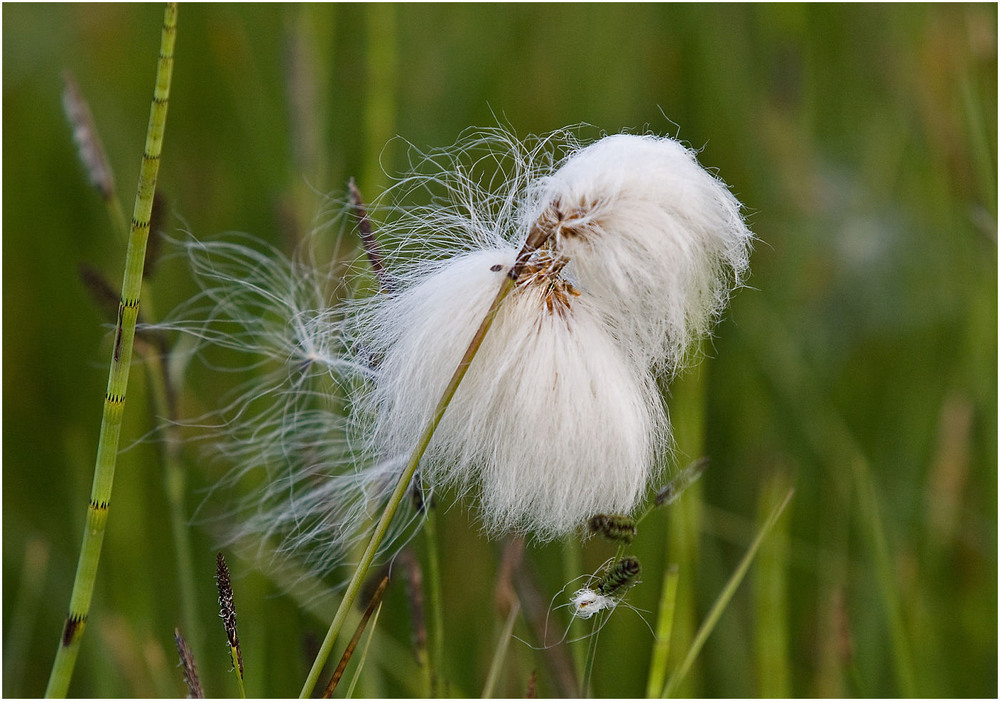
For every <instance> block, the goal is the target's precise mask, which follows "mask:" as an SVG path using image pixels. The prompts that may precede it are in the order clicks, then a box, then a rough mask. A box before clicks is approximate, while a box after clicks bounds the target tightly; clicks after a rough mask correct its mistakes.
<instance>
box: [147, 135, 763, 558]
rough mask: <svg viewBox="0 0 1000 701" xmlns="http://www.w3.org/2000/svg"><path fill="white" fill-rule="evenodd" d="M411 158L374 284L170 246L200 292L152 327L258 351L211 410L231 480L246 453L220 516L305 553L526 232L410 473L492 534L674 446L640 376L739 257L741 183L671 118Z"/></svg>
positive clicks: (340, 510) (634, 472) (355, 530)
mask: <svg viewBox="0 0 1000 701" xmlns="http://www.w3.org/2000/svg"><path fill="white" fill-rule="evenodd" d="M410 158H411V171H410V172H409V173H408V174H406V175H404V176H402V177H400V178H399V179H397V182H396V184H395V185H394V186H393V187H391V188H390V189H389V190H388V191H387V192H386V193H384V194H383V196H381V197H380V198H378V199H377V200H376V201H374V202H373V203H372V206H371V207H370V208H369V215H370V220H371V222H372V223H373V224H374V226H375V232H376V235H377V237H378V241H379V244H380V245H381V246H382V251H381V254H382V260H383V261H384V266H385V267H384V270H383V271H382V272H381V274H384V275H385V276H386V277H385V278H384V279H385V281H388V282H389V283H390V284H385V283H383V284H382V287H383V288H384V289H385V288H388V289H391V293H374V294H371V295H368V296H363V295H356V294H355V293H354V292H353V291H352V290H351V289H350V288H349V286H348V285H346V284H344V282H343V277H342V275H341V274H342V273H343V272H344V270H342V269H341V270H336V271H334V270H332V269H329V268H326V267H324V266H317V265H316V264H315V259H314V258H310V256H308V255H306V256H303V260H299V259H288V258H285V257H284V256H282V255H280V254H278V253H276V252H274V251H260V250H259V249H254V248H252V247H249V246H247V245H246V244H245V243H226V242H223V241H216V242H210V243H204V244H203V243H198V242H190V243H188V244H185V246H186V247H187V250H188V252H189V254H190V256H191V259H192V262H193V267H194V269H195V272H196V274H197V276H198V277H199V279H200V280H201V281H202V285H203V291H202V293H201V295H200V296H199V298H198V300H197V301H196V302H195V303H193V304H192V305H188V306H187V307H185V308H184V309H182V310H181V311H180V313H179V314H175V315H174V316H173V317H172V318H173V321H172V322H170V323H169V324H167V326H168V327H170V328H174V329H177V330H180V331H182V332H185V333H187V334H188V335H191V336H194V337H195V338H196V339H198V340H199V341H200V344H199V349H200V350H205V349H206V347H207V346H221V347H223V348H228V349H231V350H235V351H239V352H241V353H243V354H245V355H248V356H249V357H250V358H251V365H252V366H253V368H254V370H255V371H256V372H257V373H258V378H257V379H254V380H252V381H250V383H248V384H247V385H244V386H243V387H241V388H240V389H239V390H238V391H237V392H236V393H235V395H234V396H235V398H231V401H229V403H228V404H227V407H226V408H227V411H224V412H222V414H221V415H223V416H225V420H224V421H221V422H217V423H216V424H215V425H216V429H217V430H216V431H215V436H216V438H215V440H216V442H218V443H219V444H220V446H221V448H222V450H223V452H224V453H225V454H226V456H227V457H228V459H229V460H230V461H232V462H233V463H234V464H236V465H237V467H236V469H235V471H234V472H233V474H232V477H231V478H230V482H243V481H244V480H246V479H247V478H248V477H251V476H252V475H253V474H254V473H256V472H258V471H263V472H264V473H265V477H264V478H262V479H260V480H259V482H260V485H261V486H259V487H258V488H257V491H256V493H255V494H254V495H252V496H251V497H249V498H248V500H247V501H245V502H244V503H243V504H242V508H241V509H239V510H237V512H236V513H235V514H233V515H234V516H238V525H237V526H236V531H237V536H238V538H240V539H243V540H247V539H250V540H255V541H256V542H257V543H260V542H261V540H264V541H266V542H268V543H272V542H273V543H274V544H276V545H278V547H279V548H280V549H281V550H282V551H283V552H288V553H292V554H295V555H302V554H304V556H305V558H306V560H307V563H308V565H309V566H310V569H312V570H314V571H319V572H322V571H328V570H329V569H330V568H332V567H333V566H335V565H336V564H337V563H339V562H340V561H341V560H342V559H343V557H344V555H345V553H346V552H347V551H348V550H349V549H350V547H351V546H352V545H353V544H355V543H357V542H358V541H359V539H361V538H363V537H364V535H365V533H366V532H367V531H366V530H365V529H366V528H367V527H368V525H370V522H371V521H370V519H371V517H373V516H377V514H378V513H379V511H380V509H381V505H382V504H383V503H384V501H385V499H386V497H387V495H388V493H389V492H390V491H391V490H392V488H393V485H394V483H395V481H396V479H397V478H398V476H399V474H401V471H402V469H403V466H404V464H405V462H406V460H407V458H408V457H409V455H410V453H411V452H412V450H413V447H414V445H415V443H416V441H417V438H418V437H419V436H420V434H421V433H422V432H423V430H424V428H425V427H426V426H427V424H428V422H429V420H430V419H431V417H432V415H433V412H434V410H435V407H436V406H437V403H438V401H439V400H440V398H441V395H442V392H443V390H444V388H445V386H446V385H447V384H448V382H449V380H450V378H451V376H452V374H453V373H454V371H455V369H456V367H457V366H458V364H459V361H460V360H461V358H462V356H463V354H464V353H465V351H466V349H467V348H468V346H469V342H470V340H471V339H472V337H473V335H474V333H475V331H476V329H477V328H478V326H479V324H480V322H481V321H482V319H483V317H484V315H485V314H486V312H487V310H488V309H489V307H490V305H491V302H492V300H493V299H494V297H495V296H496V294H497V291H498V290H499V289H500V287H501V285H502V283H503V280H504V278H505V276H506V275H507V273H508V272H509V271H510V269H511V266H512V265H513V263H514V259H515V257H516V255H517V251H518V250H520V248H521V246H522V245H523V243H524V241H525V240H526V239H527V238H528V236H529V233H532V232H538V231H539V230H542V231H543V232H544V234H545V236H546V237H547V242H546V244H545V245H544V246H543V247H542V249H541V250H539V251H537V252H536V253H535V255H534V256H533V257H532V258H531V259H530V260H529V261H528V264H527V265H526V267H525V269H524V273H523V274H522V276H521V278H520V279H519V281H518V283H517V286H516V288H515V289H514V291H513V292H512V293H511V294H510V296H509V297H508V298H507V299H506V300H505V302H504V304H503V306H502V307H501V308H500V311H499V314H498V315H497V317H496V319H495V321H494V324H493V327H492V329H491V331H490V333H489V334H488V335H487V336H486V338H485V340H484V342H483V344H482V346H481V347H480V349H479V352H478V354H477V355H476V357H475V358H474V359H473V362H472V364H471V366H470V368H469V370H468V373H467V374H466V376H465V378H464V380H463V382H462V384H461V385H460V386H459V388H458V390H457V392H456V394H455V396H454V398H453V399H452V401H451V403H450V405H449V406H448V409H447V410H446V412H445V414H444V417H443V419H442V421H441V423H440V424H439V426H438V428H437V431H436V433H435V434H434V437H433V439H432V441H431V443H430V445H429V447H428V449H427V452H426V453H425V455H424V458H423V460H422V462H421V465H420V471H419V473H418V474H419V476H420V485H421V488H422V489H425V490H433V489H438V488H441V487H450V488H453V489H455V490H457V491H458V492H459V493H461V494H465V495H466V496H467V497H468V498H469V499H470V500H471V501H472V502H473V503H474V504H475V508H476V510H477V511H478V513H479V515H480V517H481V521H482V523H483V526H484V529H485V530H486V531H487V532H488V533H489V534H490V535H498V534H500V533H504V532H508V531H515V532H519V533H523V534H526V535H529V536H532V537H534V538H536V539H538V540H543V541H544V540H550V539H553V538H557V537H561V536H563V535H566V534H568V533H570V532H573V531H575V530H577V529H579V528H580V527H581V526H583V525H585V524H586V522H587V519H588V518H589V517H591V516H592V515H593V514H595V513H615V514H622V515H626V516H627V515H629V514H631V513H632V512H633V511H634V510H635V508H636V506H637V505H638V504H639V502H640V501H641V500H642V498H643V496H644V495H645V493H646V490H647V487H648V485H649V483H650V481H651V480H652V479H654V478H655V477H656V476H657V475H658V473H659V470H660V467H659V466H660V465H662V463H663V462H664V461H663V459H662V458H663V454H664V452H665V451H666V450H667V449H668V448H669V445H670V430H669V423H668V421H667V417H666V412H665V408H664V406H663V402H662V398H661V396H660V393H659V391H658V389H657V385H656V376H657V374H659V373H662V372H664V371H666V372H668V373H669V372H673V371H676V370H677V369H678V368H679V367H681V365H682V364H683V362H685V361H686V360H687V359H689V357H690V355H691V353H690V350H691V348H692V346H693V345H694V344H695V342H696V341H697V340H698V339H700V338H701V337H703V336H704V335H705V334H706V333H708V332H709V331H710V329H711V325H712V323H713V321H714V320H715V319H716V318H717V316H718V314H719V313H720V311H721V309H722V308H723V306H724V304H725V302H726V300H727V299H728V296H729V294H730V292H731V290H732V289H733V288H734V287H736V286H737V285H739V284H740V283H741V281H742V280H743V277H744V275H745V272H746V268H747V256H748V254H749V248H750V242H751V239H752V237H751V234H750V232H749V231H748V230H747V229H746V227H745V225H744V223H743V219H742V217H741V214H740V205H739V203H738V202H737V201H736V200H735V198H734V197H733V196H732V195H731V194H730V193H729V191H728V189H727V188H726V187H725V185H724V184H723V183H722V182H721V181H719V180H718V179H717V178H716V177H715V176H714V175H712V174H710V173H709V172H708V171H705V170H704V169H703V168H702V167H701V166H700V165H699V164H698V162H697V160H696V157H695V154H694V152H693V151H691V150H689V149H687V148H685V147H684V146H682V145H681V144H679V143H678V142H676V141H674V140H672V139H667V138H660V137H656V136H652V135H644V136H635V135H627V134H619V135H615V136H609V137H605V138H603V139H600V140H598V141H597V142H595V143H593V144H591V145H589V146H582V145H580V143H579V142H578V141H577V139H576V138H575V137H574V136H573V135H572V133H571V132H570V131H568V130H566V131H560V132H556V133H553V134H550V135H547V136H542V137H532V138H529V139H525V140H518V139H517V138H515V137H513V136H512V135H511V134H509V133H508V132H506V131H503V130H489V131H486V132H475V133H471V134H467V135H466V136H465V137H463V139H462V140H460V141H459V142H458V143H457V144H455V145H454V146H452V147H450V148H447V149H441V150H437V151H430V152H420V151H418V150H416V149H411V151H410ZM199 315H200V318H201V319H202V321H200V322H191V321H184V320H185V319H188V320H190V319H191V318H196V319H197V318H199ZM244 364H246V363H244ZM418 517H419V513H417V512H416V511H415V510H414V509H412V507H411V509H410V511H409V513H408V514H407V515H404V516H403V517H402V518H398V517H397V520H398V523H397V525H396V527H395V530H394V531H393V532H392V534H390V538H389V541H392V540H393V539H394V538H395V539H396V544H397V545H398V542H399V541H398V538H399V537H400V536H401V535H402V534H404V533H406V532H408V531H407V530H406V526H407V524H410V523H412V522H413V520H414V519H416V518H418ZM261 536H263V539H262V538H261ZM392 547H393V546H392V544H391V542H389V543H386V544H384V545H383V551H388V550H389V549H391V548H392Z"/></svg>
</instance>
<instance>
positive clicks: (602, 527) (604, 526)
mask: <svg viewBox="0 0 1000 701" xmlns="http://www.w3.org/2000/svg"><path fill="white" fill-rule="evenodd" d="M587 526H588V527H589V528H590V532H591V533H597V534H599V535H601V536H603V537H604V538H606V539H607V540H610V541H614V542H616V543H625V544H626V545H627V544H629V543H631V542H632V539H633V538H635V533H636V528H635V519H634V518H632V517H631V516H621V515H617V514H597V515H596V516H592V517H591V518H590V520H589V521H588V522H587Z"/></svg>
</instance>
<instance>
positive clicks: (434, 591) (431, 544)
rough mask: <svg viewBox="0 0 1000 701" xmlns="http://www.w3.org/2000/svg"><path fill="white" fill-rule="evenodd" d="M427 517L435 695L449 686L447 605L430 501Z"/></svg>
mask: <svg viewBox="0 0 1000 701" xmlns="http://www.w3.org/2000/svg"><path fill="white" fill-rule="evenodd" d="M424 508H425V509H426V511H425V514H426V517H425V520H424V537H425V539H426V541H427V594H428V607H427V608H428V613H429V614H430V615H429V616H428V623H429V625H428V626H427V637H428V638H429V640H428V643H429V644H428V653H429V654H428V660H427V666H428V672H429V674H430V692H431V696H432V697H437V696H441V695H443V693H444V690H445V689H446V688H447V683H446V682H445V679H444V605H443V600H442V598H441V557H440V553H439V551H438V537H437V514H435V512H434V505H433V504H431V503H427V504H426V505H425V507H424Z"/></svg>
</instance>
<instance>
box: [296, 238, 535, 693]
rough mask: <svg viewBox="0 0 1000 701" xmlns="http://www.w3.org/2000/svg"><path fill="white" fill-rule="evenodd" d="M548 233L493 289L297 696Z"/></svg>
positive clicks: (313, 674)
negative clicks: (505, 305) (507, 301)
mask: <svg viewBox="0 0 1000 701" xmlns="http://www.w3.org/2000/svg"><path fill="white" fill-rule="evenodd" d="M550 234H551V232H550V231H547V230H546V229H544V228H543V227H541V226H535V227H532V229H531V231H530V232H529V234H528V240H527V241H526V242H525V244H524V247H523V248H522V249H521V252H520V253H519V254H518V256H517V260H516V261H515V263H514V265H513V267H512V268H511V269H510V272H509V273H508V274H507V276H506V277H504V280H503V283H502V284H501V285H500V289H499V290H498V291H497V294H496V297H494V299H493V303H492V304H491V305H490V308H489V310H488V311H487V312H486V316H485V317H483V321H482V323H481V324H480V325H479V328H478V329H477V330H476V333H475V334H474V335H473V337H472V341H471V342H470V343H469V347H468V349H467V350H466V351H465V355H464V356H463V357H462V360H461V361H460V362H459V364H458V367H457V368H456V369H455V374H454V375H452V377H451V380H450V381H449V382H448V386H447V387H445V390H444V394H443V395H442V397H441V400H440V401H439V402H438V405H437V408H435V410H434V414H433V416H431V420H430V421H429V422H428V424H427V427H426V428H425V429H424V432H423V434H422V435H421V436H420V438H419V440H418V441H417V444H416V447H415V448H414V450H413V455H411V456H410V461H409V462H408V463H407V465H406V468H405V469H404V470H403V472H402V474H400V476H399V480H398V481H397V483H396V488H395V489H394V490H393V492H392V494H391V495H390V496H389V499H388V501H387V502H386V505H385V509H384V510H383V511H382V516H381V517H380V518H379V520H378V523H377V524H375V529H374V530H373V532H372V537H371V539H370V540H369V541H368V546H367V547H366V548H365V551H364V553H363V554H362V555H361V560H360V561H359V562H358V565H357V567H356V568H355V570H354V575H353V577H352V578H351V581H350V582H349V583H348V585H347V589H346V590H345V591H344V598H343V599H341V601H340V606H339V608H338V609H337V613H336V614H335V615H334V618H333V621H332V622H331V623H330V630H328V631H327V634H326V637H325V638H324V639H323V643H322V645H320V649H319V652H318V653H317V655H316V659H315V660H314V661H313V666H312V668H311V669H310V670H309V674H308V676H307V677H306V681H305V684H304V685H303V686H302V691H301V692H300V694H299V698H308V697H309V696H310V695H311V694H312V690H313V688H314V687H315V686H316V681H317V679H319V674H320V671H321V670H322V669H323V665H324V664H325V663H326V659H327V658H328V657H329V656H330V650H331V649H332V648H333V644H334V642H335V641H336V639H337V636H338V635H339V634H340V629H341V628H343V626H344V621H345V620H346V618H347V612H348V611H349V610H350V608H351V606H352V605H353V604H354V600H355V599H356V598H357V596H358V592H359V591H360V590H361V584H362V582H363V581H364V578H365V576H366V575H367V573H368V570H369V569H370V568H371V564H372V561H373V560H374V559H375V554H376V553H377V552H378V548H379V545H381V543H382V539H383V538H385V534H386V532H387V531H388V530H389V524H390V522H391V521H392V517H393V516H394V515H395V514H396V509H398V508H399V504H400V502H402V500H403V498H404V497H405V496H406V494H407V491H408V490H409V488H410V482H411V481H412V480H413V475H414V473H415V472H416V471H417V465H419V464H420V459H421V458H422V457H423V455H424V452H425V451H426V450H427V446H428V445H430V442H431V438H432V437H433V436H434V431H435V430H437V427H438V424H439V423H441V419H442V417H444V412H445V410H447V408H448V405H449V404H450V403H451V399H452V397H454V396H455V391H456V390H458V385H459V384H460V383H461V382H462V378H464V377H465V373H466V372H468V370H469V366H470V365H471V363H472V360H473V358H475V357H476V353H477V352H478V351H479V347H480V346H481V345H482V343H483V339H484V338H486V334H487V332H489V330H490V326H492V325H493V320H494V319H495V318H496V315H497V313H498V312H499V311H500V306H501V305H502V304H503V301H504V299H506V298H507V295H508V294H510V292H511V290H513V289H514V285H515V283H516V282H517V279H518V278H519V277H520V275H521V271H522V270H524V266H525V264H527V262H528V259H529V258H530V257H531V254H532V253H534V252H535V249H537V248H538V247H539V246H541V245H542V244H543V243H545V241H546V239H547V238H548V237H549V235H550Z"/></svg>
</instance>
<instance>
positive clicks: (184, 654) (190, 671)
mask: <svg viewBox="0 0 1000 701" xmlns="http://www.w3.org/2000/svg"><path fill="white" fill-rule="evenodd" d="M174 643H176V644H177V656H178V657H179V658H180V660H181V669H183V670H184V683H185V684H186V685H187V688H188V696H187V697H188V698H189V699H203V698H205V692H204V691H203V690H202V688H201V682H200V681H198V668H197V667H196V666H195V663H194V655H192V654H191V648H189V647H188V644H187V641H186V640H185V639H184V636H183V635H181V632H180V630H178V629H177V628H174Z"/></svg>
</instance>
